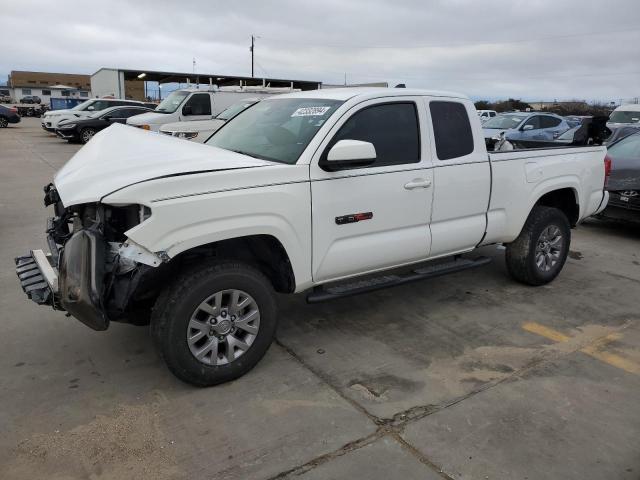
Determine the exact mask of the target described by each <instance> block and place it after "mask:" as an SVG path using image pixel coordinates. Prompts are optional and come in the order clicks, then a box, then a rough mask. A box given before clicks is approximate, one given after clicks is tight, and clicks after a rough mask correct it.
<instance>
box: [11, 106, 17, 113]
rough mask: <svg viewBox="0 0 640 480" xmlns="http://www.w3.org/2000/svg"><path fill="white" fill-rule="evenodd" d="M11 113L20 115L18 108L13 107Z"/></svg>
mask: <svg viewBox="0 0 640 480" xmlns="http://www.w3.org/2000/svg"><path fill="white" fill-rule="evenodd" d="M9 111H10V112H11V113H18V109H17V108H16V107H11V108H10V109H9Z"/></svg>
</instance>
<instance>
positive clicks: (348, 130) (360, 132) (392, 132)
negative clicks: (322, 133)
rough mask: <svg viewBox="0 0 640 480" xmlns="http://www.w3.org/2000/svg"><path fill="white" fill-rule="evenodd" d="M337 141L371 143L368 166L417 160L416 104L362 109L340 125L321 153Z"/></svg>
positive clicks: (388, 104)
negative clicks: (372, 151)
mask: <svg viewBox="0 0 640 480" xmlns="http://www.w3.org/2000/svg"><path fill="white" fill-rule="evenodd" d="M340 140H361V141H363V142H370V143H372V144H373V146H374V147H375V149H376V161H375V162H374V163H373V164H371V165H369V167H381V166H384V165H402V164H405V163H418V162H419V161H420V133H419V127H418V112H417V110H416V105H415V103H413V102H398V103H386V104H383V105H373V106H371V107H366V108H363V109H362V110H360V111H359V112H357V113H355V114H354V115H353V116H352V117H351V118H349V120H347V121H346V122H345V124H344V125H342V127H341V128H340V130H339V131H338V133H337V134H336V136H335V137H333V140H332V141H331V143H330V144H329V146H328V148H327V150H326V151H325V155H326V153H327V152H328V151H329V150H330V149H331V147H333V145H335V144H336V143H337V142H339V141H340Z"/></svg>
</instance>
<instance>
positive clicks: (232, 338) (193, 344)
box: [187, 290, 260, 365]
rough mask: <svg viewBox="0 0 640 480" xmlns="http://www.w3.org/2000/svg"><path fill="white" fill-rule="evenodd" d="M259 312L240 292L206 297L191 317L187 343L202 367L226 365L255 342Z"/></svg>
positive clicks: (223, 291)
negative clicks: (203, 365)
mask: <svg viewBox="0 0 640 480" xmlns="http://www.w3.org/2000/svg"><path fill="white" fill-rule="evenodd" d="M259 328H260V310H259V309H258V304H257V303H256V301H255V300H254V299H253V297H252V296H251V295H249V294H248V293H246V292H244V291H242V290H222V291H220V292H216V293H214V294H213V295H211V296H210V297H207V298H206V299H205V300H204V301H203V302H202V303H200V305H198V306H197V307H196V309H195V311H194V312H193V314H192V315H191V319H190V320H189V324H188V326H187V344H188V345H189V350H190V351H191V353H192V355H193V356H194V357H195V358H196V359H197V360H198V361H200V362H202V363H204V364H206V365H226V364H228V363H231V362H233V361H234V360H237V359H238V358H240V357H241V356H242V355H243V354H244V353H245V352H246V351H247V350H248V349H249V347H251V344H252V343H253V342H254V340H255V339H256V336H257V335H258V330H259Z"/></svg>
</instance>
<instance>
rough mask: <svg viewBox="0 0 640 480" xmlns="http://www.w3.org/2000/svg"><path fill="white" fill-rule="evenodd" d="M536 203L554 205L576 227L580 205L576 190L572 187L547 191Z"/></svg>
mask: <svg viewBox="0 0 640 480" xmlns="http://www.w3.org/2000/svg"><path fill="white" fill-rule="evenodd" d="M536 205H542V206H544V207H554V208H557V209H558V210H561V211H562V212H563V213H564V214H565V215H566V216H567V218H568V219H569V224H570V225H571V226H572V227H575V226H576V224H577V223H578V217H579V216H580V206H579V204H578V198H577V196H576V193H575V191H574V190H573V189H572V188H561V189H560V190H554V191H553V192H549V193H545V194H544V195H543V196H542V197H540V199H539V200H538V201H537V202H536Z"/></svg>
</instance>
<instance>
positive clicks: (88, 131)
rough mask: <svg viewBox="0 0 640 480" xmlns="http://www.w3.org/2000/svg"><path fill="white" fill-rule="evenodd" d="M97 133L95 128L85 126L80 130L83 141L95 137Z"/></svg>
mask: <svg viewBox="0 0 640 480" xmlns="http://www.w3.org/2000/svg"><path fill="white" fill-rule="evenodd" d="M95 134H96V131H95V129H93V128H83V129H82V131H81V132H80V140H81V141H82V143H87V142H88V141H89V140H91V139H92V138H93V136H94V135H95Z"/></svg>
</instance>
